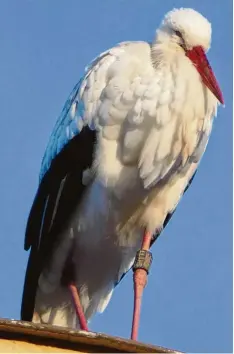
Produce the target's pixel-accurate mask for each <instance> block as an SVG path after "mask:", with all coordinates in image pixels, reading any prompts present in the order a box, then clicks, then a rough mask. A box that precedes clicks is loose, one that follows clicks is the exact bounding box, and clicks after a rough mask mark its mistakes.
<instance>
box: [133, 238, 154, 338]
mask: <svg viewBox="0 0 234 354" xmlns="http://www.w3.org/2000/svg"><path fill="white" fill-rule="evenodd" d="M151 238H152V235H151V233H150V232H145V234H144V237H143V242H142V245H141V249H140V251H138V252H137V255H136V259H135V262H134V265H133V271H134V275H133V280H134V311H133V320H132V334H131V339H133V340H137V336H138V329H139V322H140V312H141V302H142V295H143V290H144V288H145V286H146V284H147V276H148V270H149V267H150V264H151V262H152V255H151V253H150V252H149V248H150V241H151Z"/></svg>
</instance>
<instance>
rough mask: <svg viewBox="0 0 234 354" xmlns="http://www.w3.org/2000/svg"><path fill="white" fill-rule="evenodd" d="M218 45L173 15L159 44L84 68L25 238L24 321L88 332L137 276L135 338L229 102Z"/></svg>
mask: <svg viewBox="0 0 234 354" xmlns="http://www.w3.org/2000/svg"><path fill="white" fill-rule="evenodd" d="M210 42H211V25H210V23H209V22H208V21H207V19H206V18H204V17H203V16H202V15H201V14H200V13H198V12H196V11H194V10H192V9H184V8H182V9H174V10H172V11H171V12H169V13H168V14H167V15H166V16H165V18H164V19H163V22H162V24H161V26H160V27H159V29H158V30H157V31H156V36H155V38H154V39H153V41H152V42H151V43H147V42H124V43H120V44H119V45H117V46H115V47H113V48H111V49H110V50H108V51H106V52H104V53H102V54H101V55H100V56H99V57H97V58H96V59H95V60H94V61H93V62H92V63H91V64H90V65H89V67H88V68H87V69H86V72H85V75H84V77H83V78H82V79H81V80H80V81H79V83H78V84H77V85H76V86H75V88H74V89H73V91H72V93H71V95H70V97H69V98H68V100H67V102H66V104H65V106H64V109H63V111H62V114H61V116H60V117H59V119H58V121H57V123H56V125H55V128H54V130H53V132H52V135H51V138H50V141H49V144H48V147H47V149H46V152H45V155H44V158H43V161H42V166H41V174H40V183H39V187H38V191H37V194H36V197H35V200H34V203H33V206H32V209H31V212H30V215H29V219H28V224H27V230H26V237H25V249H26V250H28V249H29V248H31V252H30V257H29V262H28V267H27V272H26V277H25V285H24V293H23V300H22V309H21V317H22V319H23V320H28V321H31V320H32V321H33V322H39V323H49V324H52V325H56V326H65V327H72V328H81V329H83V330H88V326H87V321H88V320H89V319H90V318H91V317H92V316H93V314H95V313H96V312H102V311H103V310H104V309H105V308H106V306H107V305H108V303H109V301H110V298H111V295H112V293H113V289H114V288H115V286H116V285H117V284H118V283H119V281H120V280H121V279H122V277H123V276H124V274H125V273H126V272H127V271H128V270H129V269H130V268H131V267H133V270H134V292H135V297H134V316H133V326H132V339H136V338H137V333H138V324H139V315H140V305H141V297H142V293H143V288H144V286H145V285H146V280H147V273H148V270H149V266H150V263H151V253H150V252H149V247H150V245H151V244H152V243H153V241H154V240H155V239H156V237H157V236H158V235H159V234H160V232H161V230H162V229H163V227H164V226H165V225H166V223H167V222H168V220H169V219H170V217H171V215H172V214H173V212H174V210H175V208H176V206H177V204H178V202H179V201H180V199H181V197H182V195H183V193H184V191H185V190H186V189H187V188H188V186H189V184H190V182H191V180H192V178H193V176H194V174H195V172H196V170H197V167H198V164H199V161H200V159H201V157H202V155H203V153H204V151H205V148H206V145H207V142H208V139H209V136H210V133H211V128H212V124H213V118H214V116H215V115H216V110H217V105H218V104H219V103H221V104H223V102H224V101H223V96H222V93H221V90H220V88H219V86H218V83H217V81H216V79H215V76H214V74H213V71H212V69H211V67H210V65H209V62H208V60H207V58H206V54H205V53H206V52H207V50H208V49H209V47H210ZM134 260H135V262H134Z"/></svg>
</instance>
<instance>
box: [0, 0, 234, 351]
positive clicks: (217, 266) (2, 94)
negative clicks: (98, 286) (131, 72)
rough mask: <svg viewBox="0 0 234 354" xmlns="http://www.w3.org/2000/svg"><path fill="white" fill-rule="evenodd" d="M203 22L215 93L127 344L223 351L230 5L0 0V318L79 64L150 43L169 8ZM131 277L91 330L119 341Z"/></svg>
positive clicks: (13, 300)
mask: <svg viewBox="0 0 234 354" xmlns="http://www.w3.org/2000/svg"><path fill="white" fill-rule="evenodd" d="M181 6H184V7H193V8H195V9H196V10H198V11H200V12H202V13H203V14H204V15H205V16H206V17H207V18H208V19H209V20H210V21H211V23H212V25H213V41H212V47H211V50H210V52H209V53H208V57H209V60H210V62H211V65H212V67H213V69H214V71H215V74H216V76H217V78H218V81H219V83H220V86H221V88H222V90H223V93H224V98H225V103H226V107H225V109H223V108H222V107H221V108H220V109H219V114H218V118H217V119H216V121H215V124H214V129H213V134H212V137H211V140H210V143H209V146H208V149H207V152H206V154H205V156H204V158H203V161H202V164H201V166H200V170H199V173H198V174H197V176H196V179H195V181H194V183H193V185H192V187H191V188H190V190H189V192H188V193H187V194H186V196H185V198H184V199H183V201H182V203H181V204H180V206H179V208H178V210H177V212H176V214H175V215H174V217H173V219H172V221H171V222H170V224H169V225H168V227H167V229H166V230H165V231H164V233H163V235H162V236H161V237H160V238H159V239H158V241H157V242H156V244H155V245H154V246H153V255H154V261H153V266H152V270H151V274H150V277H149V282H148V286H147V288H146V291H145V294H144V302H143V312H142V316H141V328H140V334H139V340H141V341H144V342H150V343H153V344H158V345H162V346H167V347H171V348H176V349H180V350H183V351H187V352H231V351H232V1H231V0H223V1H216V2H215V1H213V0H205V1H204V0H203V1H201V0H186V1H181V0H174V1H172V0H164V1H156V0H40V1H38V0H37V1H36V0H34V1H33V0H1V1H0V52H1V56H0V107H1V119H0V132H1V139H0V151H1V155H0V156H1V184H0V196H1V198H0V215H1V222H0V235H1V236H0V269H1V272H0V282H1V284H2V286H1V292H0V316H1V317H8V318H14V319H18V318H19V313H20V302H21V294H22V286H23V280H24V272H25V268H26V263H27V257H28V254H27V253H26V252H25V251H24V250H23V242H24V230H25V225H26V221H27V216H28V212H29V209H30V206H31V203H32V201H33V198H34V194H35V192H36V188H37V184H38V175H39V169H40V163H41V159H42V156H43V153H44V149H45V147H46V144H47V141H48V138H49V135H50V132H51V129H52V128H53V125H54V123H55V121H56V118H57V116H58V115H59V113H60V111H61V109H62V106H63V103H64V101H65V99H66V98H67V96H68V94H69V93H70V91H71V89H72V88H73V86H74V85H75V83H76V82H77V80H78V79H79V77H80V75H82V73H83V69H84V66H85V65H86V64H87V63H88V62H89V61H90V60H91V59H92V58H93V57H95V56H96V55H97V54H98V53H100V52H101V51H104V50H105V49H107V48H109V47H111V46H113V45H114V44H116V43H117V42H120V41H125V40H151V39H152V38H153V36H154V31H155V29H156V28H157V27H158V25H159V23H160V21H161V19H162V17H163V15H164V14H165V13H166V12H167V11H169V10H170V9H172V8H173V7H181ZM132 296H133V291H132V273H131V272H129V274H128V276H127V277H126V278H125V279H124V281H123V282H122V283H121V285H120V286H119V287H118V288H117V289H116V291H115V293H114V296H113V298H112V300H111V302H110V305H109V307H108V308H107V310H106V311H105V312H104V314H102V315H98V316H96V317H95V318H94V320H93V321H92V324H91V329H92V330H94V331H100V332H106V333H109V334H112V335H119V336H123V337H128V336H129V335H130V326H131V317H132V300H133V298H132Z"/></svg>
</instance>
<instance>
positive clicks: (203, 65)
mask: <svg viewBox="0 0 234 354" xmlns="http://www.w3.org/2000/svg"><path fill="white" fill-rule="evenodd" d="M186 55H187V57H188V58H189V59H190V60H191V61H192V62H193V64H194V65H195V67H196V69H197V71H198V72H199V74H200V75H201V78H202V81H203V83H204V84H205V85H206V86H207V87H208V89H210V91H211V92H212V93H213V94H214V95H215V97H216V98H217V99H218V100H219V102H220V103H222V104H224V99H223V94H222V92H221V90H220V87H219V84H218V82H217V80H216V78H215V76H214V73H213V70H212V69H211V66H210V64H209V62H208V59H207V57H206V54H205V51H204V49H203V48H202V47H200V46H197V47H193V48H192V49H190V50H188V51H187V52H186Z"/></svg>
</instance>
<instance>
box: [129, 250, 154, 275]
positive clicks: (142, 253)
mask: <svg viewBox="0 0 234 354" xmlns="http://www.w3.org/2000/svg"><path fill="white" fill-rule="evenodd" d="M152 260H153V256H152V253H151V252H150V251H147V250H142V249H141V250H139V251H137V254H136V258H135V261H134V264H133V267H132V269H133V272H135V271H136V270H137V269H144V270H145V271H146V272H147V274H149V269H150V266H151V263H152Z"/></svg>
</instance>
